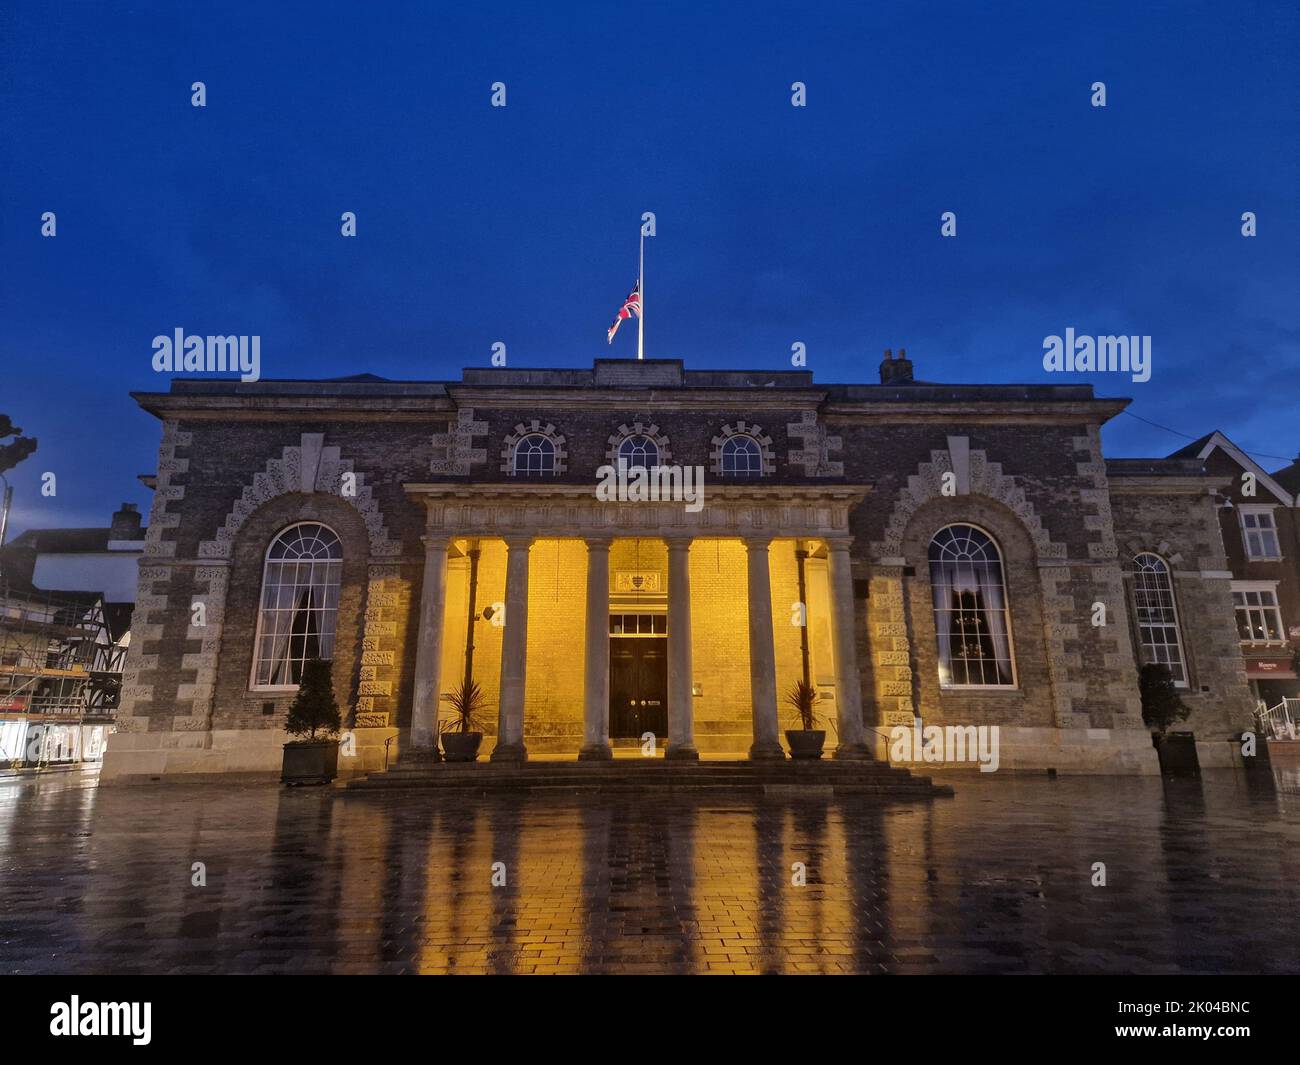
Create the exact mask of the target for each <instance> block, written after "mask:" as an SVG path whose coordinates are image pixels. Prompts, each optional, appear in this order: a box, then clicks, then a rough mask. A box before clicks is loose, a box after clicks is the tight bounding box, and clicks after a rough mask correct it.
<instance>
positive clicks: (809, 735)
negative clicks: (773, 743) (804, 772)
mask: <svg viewBox="0 0 1300 1065" xmlns="http://www.w3.org/2000/svg"><path fill="white" fill-rule="evenodd" d="M785 742H786V743H788V744H789V745H790V757H791V758H809V759H817V758H820V757H821V756H822V748H823V747H825V746H826V731H825V730H824V729H801V728H790V729H786V730H785Z"/></svg>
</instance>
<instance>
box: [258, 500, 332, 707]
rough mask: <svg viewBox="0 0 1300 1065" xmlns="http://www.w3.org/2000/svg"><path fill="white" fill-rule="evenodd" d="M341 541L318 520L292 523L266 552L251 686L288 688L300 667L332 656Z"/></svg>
mask: <svg viewBox="0 0 1300 1065" xmlns="http://www.w3.org/2000/svg"><path fill="white" fill-rule="evenodd" d="M342 575H343V545H342V544H341V543H339V538H338V537H337V536H336V535H335V534H334V532H333V530H331V529H328V528H326V527H325V526H324V525H320V524H317V523H316V522H303V523H302V524H299V525H291V526H290V527H289V528H287V529H285V530H284V532H282V533H280V535H279V536H277V537H276V538H275V539H274V540H273V541H272V542H271V546H270V548H269V549H268V550H267V552H266V566H265V569H264V570H263V573H262V600H261V607H260V609H259V610H258V615H257V637H256V643H255V644H254V648H255V653H254V656H253V687H255V688H292V687H296V686H297V684H298V681H299V679H300V678H301V677H302V665H303V663H304V662H306V661H309V660H310V659H313V658H322V659H330V658H332V657H333V655H334V629H335V623H336V621H337V619H338V610H339V584H340V581H341V579H342Z"/></svg>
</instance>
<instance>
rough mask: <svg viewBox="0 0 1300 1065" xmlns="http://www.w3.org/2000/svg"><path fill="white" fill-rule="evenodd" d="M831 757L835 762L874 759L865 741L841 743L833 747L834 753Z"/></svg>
mask: <svg viewBox="0 0 1300 1065" xmlns="http://www.w3.org/2000/svg"><path fill="white" fill-rule="evenodd" d="M832 757H833V758H834V759H835V760H836V761H837V762H870V761H873V760H874V759H873V756H872V754H871V749H870V748H869V747H868V746H867V745H866V744H865V743H847V744H841V745H840V746H838V747H836V748H835V754H834V755H833V756H832Z"/></svg>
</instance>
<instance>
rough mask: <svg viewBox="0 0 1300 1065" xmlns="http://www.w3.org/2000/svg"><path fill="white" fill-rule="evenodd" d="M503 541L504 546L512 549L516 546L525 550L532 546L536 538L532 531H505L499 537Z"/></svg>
mask: <svg viewBox="0 0 1300 1065" xmlns="http://www.w3.org/2000/svg"><path fill="white" fill-rule="evenodd" d="M501 539H502V540H504V541H505V543H506V547H508V548H510V550H511V551H514V550H515V549H516V548H523V549H524V550H525V551H526V550H528V549H529V548H530V547H532V546H533V541H534V540H535V539H536V537H535V536H533V534H532V533H506V534H505V535H504V536H502V537H501Z"/></svg>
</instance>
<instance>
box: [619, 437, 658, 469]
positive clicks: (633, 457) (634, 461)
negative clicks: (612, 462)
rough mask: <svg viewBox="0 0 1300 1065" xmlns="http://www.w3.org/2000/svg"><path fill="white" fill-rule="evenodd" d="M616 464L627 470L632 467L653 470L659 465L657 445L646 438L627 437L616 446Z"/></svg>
mask: <svg viewBox="0 0 1300 1065" xmlns="http://www.w3.org/2000/svg"><path fill="white" fill-rule="evenodd" d="M618 464H619V465H620V466H626V467H627V468H628V469H629V470H630V469H632V468H633V467H634V466H644V467H646V469H654V468H655V467H656V466H658V465H659V445H658V444H656V443H655V442H654V441H653V440H651V439H650V438H649V437H648V436H641V435H637V436H629V437H628V438H627V439H626V440H624V441H623V442H622V443H621V444H619V445H618Z"/></svg>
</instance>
